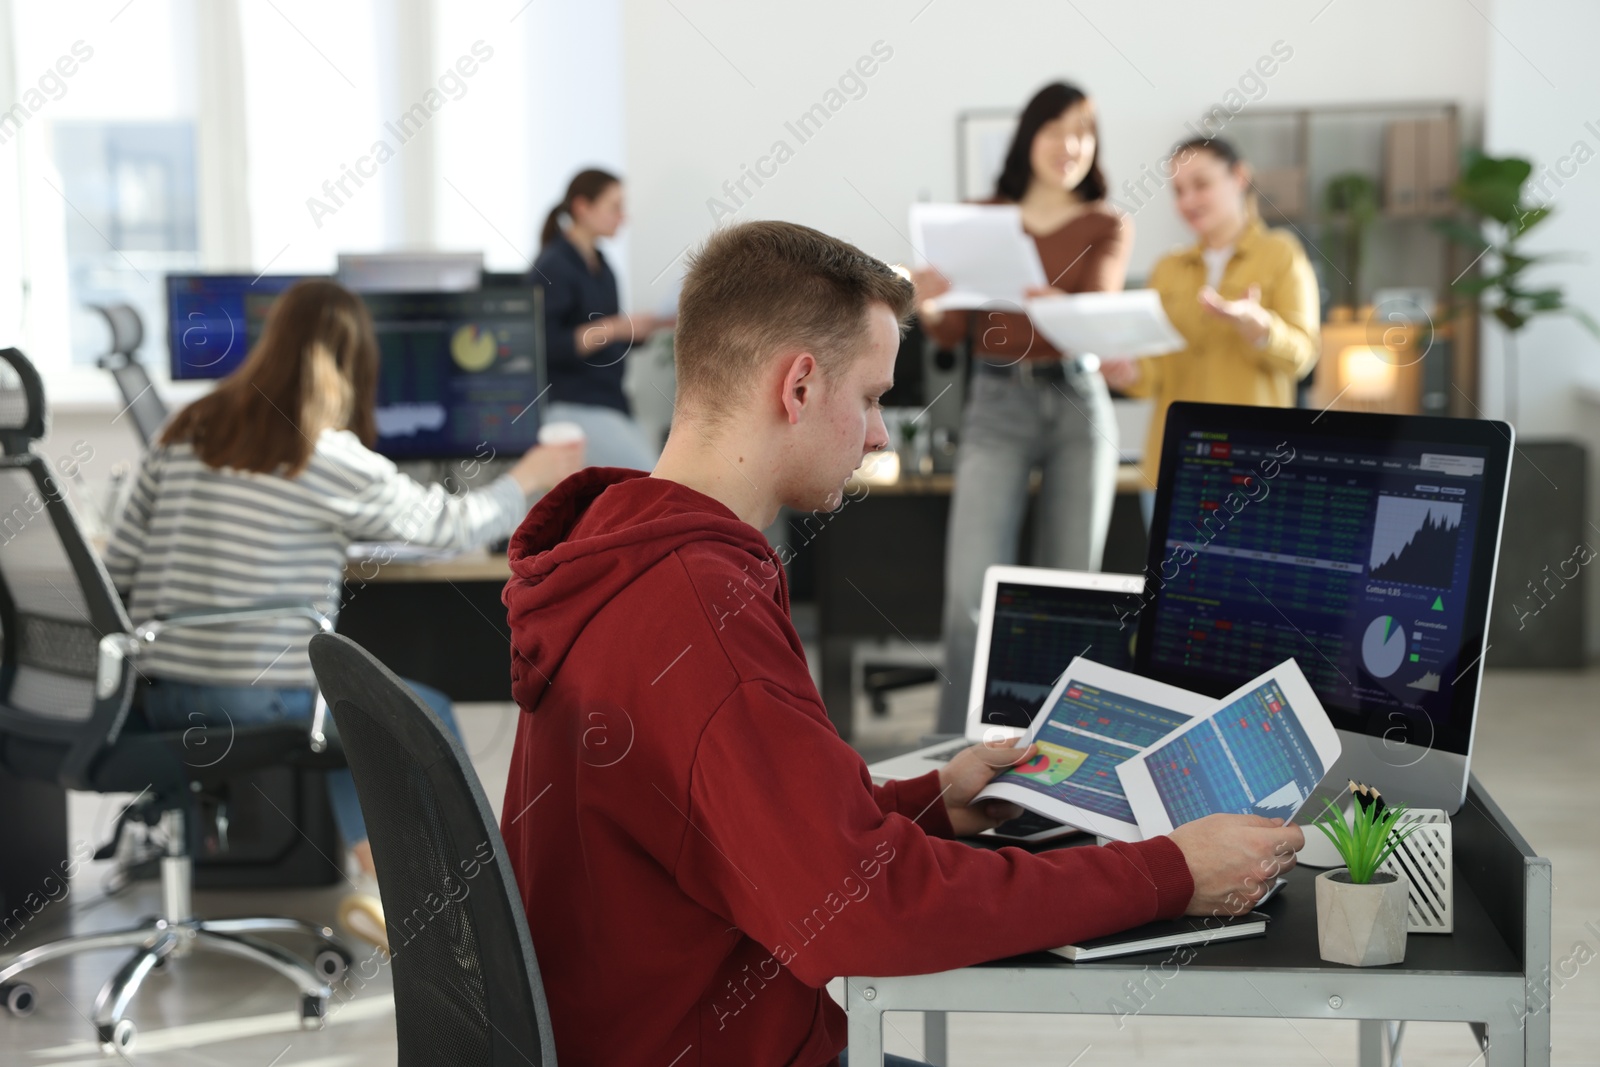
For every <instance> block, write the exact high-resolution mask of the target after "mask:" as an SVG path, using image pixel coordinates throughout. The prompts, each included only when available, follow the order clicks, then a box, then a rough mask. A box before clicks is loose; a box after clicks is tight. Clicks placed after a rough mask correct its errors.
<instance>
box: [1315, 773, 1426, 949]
mask: <svg viewBox="0 0 1600 1067" xmlns="http://www.w3.org/2000/svg"><path fill="white" fill-rule="evenodd" d="M1350 792H1351V793H1352V794H1354V797H1355V803H1354V804H1353V805H1352V806H1351V811H1350V817H1349V820H1348V821H1347V820H1346V818H1345V816H1344V813H1343V812H1342V811H1341V810H1340V809H1339V807H1338V806H1337V805H1335V804H1332V803H1327V805H1326V810H1325V811H1324V812H1323V813H1322V816H1321V817H1320V818H1318V819H1317V821H1316V827H1317V829H1319V830H1321V831H1322V832H1323V833H1324V834H1326V835H1327V837H1328V840H1329V841H1331V842H1333V847H1334V848H1335V849H1337V850H1338V852H1339V856H1340V858H1342V859H1343V860H1344V862H1345V866H1344V867H1342V868H1339V869H1337V870H1331V871H1324V872H1322V873H1321V874H1320V875H1318V876H1317V883H1316V885H1317V944H1318V948H1319V949H1320V951H1321V954H1322V958H1323V959H1325V960H1327V961H1328V962H1329V963H1347V964H1350V965H1351V966H1354V967H1376V966H1382V965H1384V964H1389V963H1399V962H1400V961H1401V960H1403V959H1405V956H1406V903H1407V897H1408V896H1409V895H1410V886H1409V885H1408V883H1407V882H1406V880H1405V878H1403V877H1401V876H1399V875H1396V874H1390V873H1389V872H1387V871H1380V870H1379V868H1380V867H1382V866H1383V863H1384V861H1385V860H1387V859H1388V858H1389V857H1390V856H1391V855H1392V854H1393V853H1394V850H1395V849H1397V848H1399V847H1400V844H1401V842H1403V841H1404V840H1405V839H1406V838H1407V837H1409V836H1410V835H1411V832H1412V831H1413V830H1414V829H1415V828H1416V824H1415V822H1409V823H1406V824H1404V825H1402V822H1401V820H1402V819H1403V818H1404V816H1405V810H1406V809H1405V807H1404V806H1403V805H1401V806H1390V805H1388V804H1385V803H1384V800H1383V797H1382V796H1381V795H1379V793H1378V791H1377V790H1376V789H1373V788H1372V787H1371V786H1366V785H1361V784H1360V783H1357V782H1351V783H1350Z"/></svg>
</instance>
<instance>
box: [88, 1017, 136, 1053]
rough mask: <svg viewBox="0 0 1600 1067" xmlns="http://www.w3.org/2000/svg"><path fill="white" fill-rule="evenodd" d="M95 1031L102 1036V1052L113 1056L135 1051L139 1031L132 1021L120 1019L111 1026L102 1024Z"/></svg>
mask: <svg viewBox="0 0 1600 1067" xmlns="http://www.w3.org/2000/svg"><path fill="white" fill-rule="evenodd" d="M95 1031H96V1033H98V1034H99V1036H100V1048H101V1051H103V1052H107V1053H110V1054H112V1055H118V1054H124V1053H128V1052H131V1051H133V1042H134V1039H135V1038H137V1037H138V1036H139V1029H138V1027H136V1026H134V1025H133V1020H132V1019H118V1020H117V1021H116V1022H115V1023H113V1024H112V1025H110V1026H106V1025H104V1024H100V1025H98V1026H96V1027H95Z"/></svg>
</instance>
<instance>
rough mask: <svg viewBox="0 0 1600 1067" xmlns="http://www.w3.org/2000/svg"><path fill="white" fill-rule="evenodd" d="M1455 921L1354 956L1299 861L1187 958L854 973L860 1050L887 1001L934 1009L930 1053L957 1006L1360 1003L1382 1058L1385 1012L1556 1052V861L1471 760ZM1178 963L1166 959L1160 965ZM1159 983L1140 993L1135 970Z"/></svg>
mask: <svg viewBox="0 0 1600 1067" xmlns="http://www.w3.org/2000/svg"><path fill="white" fill-rule="evenodd" d="M1452 823H1453V836H1454V849H1455V867H1454V874H1455V918H1456V927H1455V932H1454V933H1452V934H1446V935H1441V934H1413V935H1411V936H1410V937H1409V938H1408V939H1407V942H1406V958H1405V962H1404V963H1401V964H1398V965H1396V966H1393V967H1369V968H1357V967H1342V966H1336V965H1331V964H1326V963H1323V962H1322V960H1321V959H1320V958H1319V957H1318V955H1317V919H1316V910H1317V909H1316V899H1315V892H1314V889H1313V886H1312V882H1313V880H1314V879H1315V877H1316V874H1317V872H1315V871H1311V870H1303V869H1299V868H1297V869H1295V870H1293V871H1291V872H1290V873H1289V885H1287V886H1285V887H1284V889H1283V891H1282V892H1281V893H1279V895H1278V897H1277V898H1276V899H1274V900H1273V901H1272V902H1271V903H1270V904H1268V905H1267V906H1266V907H1265V908H1264V909H1263V910H1265V911H1267V912H1268V913H1269V914H1271V915H1272V916H1273V919H1272V923H1271V925H1270V926H1269V927H1268V933H1267V936H1266V937H1259V938H1252V939H1247V940H1243V941H1228V942H1219V943H1217V944H1213V945H1207V946H1204V947H1200V948H1198V949H1197V950H1196V951H1197V953H1198V954H1197V955H1196V957H1195V958H1194V959H1193V961H1192V962H1190V963H1189V964H1187V965H1186V966H1183V967H1181V968H1179V967H1176V966H1175V964H1174V963H1172V962H1169V960H1170V957H1171V955H1172V951H1171V950H1163V951H1161V952H1151V953H1143V954H1140V955H1135V956H1124V957H1121V958H1119V959H1116V960H1107V961H1104V962H1099V963H1085V964H1072V963H1068V962H1067V961H1065V960H1063V959H1060V958H1059V957H1056V956H1053V955H1051V954H1049V953H1035V954H1033V955H1029V956H1019V957H1016V958H1014V959H1009V960H1000V961H998V962H995V963H991V964H984V965H981V966H976V967H965V968H962V969H960V970H956V971H946V972H944V973H941V974H925V975H915V976H911V977H898V978H847V979H846V980H845V1010H846V1012H848V1013H849V1019H850V1038H849V1040H850V1061H851V1063H853V1064H855V1063H859V1064H869V1063H880V1062H882V1056H883V1013H884V1012H886V1011H923V1012H927V1013H928V1015H927V1016H926V1020H925V1024H924V1025H925V1031H926V1038H927V1056H928V1059H929V1060H930V1061H931V1062H933V1063H935V1064H941V1065H942V1064H948V1059H947V1057H946V1051H947V1043H946V1029H945V1013H946V1012H950V1011H996V1012H1060V1013H1071V1014H1117V1013H1118V1012H1119V1010H1120V1009H1119V1008H1117V1007H1116V1006H1114V1005H1112V1004H1111V1001H1112V1000H1113V999H1116V1000H1118V1001H1120V1002H1121V1003H1122V1004H1123V1005H1126V1006H1127V1007H1128V1008H1129V1009H1134V1008H1137V1009H1138V1011H1139V1014H1145V1015H1190V1016H1195V1015H1204V1016H1228V1017H1238V1018H1245V1017H1248V1018H1297V1019H1349V1020H1351V1021H1359V1023H1360V1034H1361V1037H1360V1063H1361V1065H1362V1067H1381V1064H1382V1062H1383V1059H1382V1056H1383V1051H1382V1049H1383V1044H1384V1036H1383V1035H1384V1031H1383V1021H1384V1020H1391V1019H1393V1020H1400V1019H1416V1020H1430V1021H1461V1022H1467V1023H1471V1024H1473V1026H1474V1030H1475V1031H1476V1032H1477V1033H1478V1034H1479V1037H1480V1040H1483V1039H1485V1037H1486V1040H1487V1042H1488V1045H1487V1051H1486V1053H1485V1056H1484V1062H1485V1063H1486V1064H1487V1067H1513V1065H1515V1067H1520V1065H1522V1064H1548V1063H1549V1062H1550V1014H1549V1003H1550V1000H1549V986H1548V983H1549V981H1550V977H1549V968H1550V904H1551V901H1550V895H1551V874H1550V861H1549V860H1547V859H1543V858H1541V857H1539V856H1536V855H1535V854H1534V852H1533V849H1532V848H1531V847H1530V846H1529V845H1528V843H1527V842H1526V841H1525V840H1523V838H1522V835H1521V834H1519V833H1518V832H1517V829H1516V827H1514V826H1513V825H1512V824H1511V821H1510V820H1509V819H1507V818H1506V816H1505V813H1504V812H1502V811H1501V810H1500V809H1499V808H1498V807H1497V806H1496V805H1495V803H1494V801H1493V800H1491V799H1490V797H1489V795H1488V793H1486V792H1485V791H1484V788H1483V785H1482V784H1481V783H1480V782H1479V781H1478V779H1477V777H1476V776H1474V777H1472V778H1471V779H1470V781H1469V785H1468V792H1467V802H1466V804H1464V805H1463V806H1462V808H1461V811H1459V812H1458V813H1457V814H1456V815H1455V816H1454V818H1453V819H1452ZM1164 963H1165V964H1166V968H1165V970H1163V969H1162V965H1163V964H1164ZM1128 982H1133V983H1135V986H1136V987H1140V988H1143V989H1145V990H1146V991H1147V993H1146V995H1145V997H1144V1003H1143V1006H1142V1007H1140V1006H1139V1005H1138V1004H1136V1003H1130V1001H1131V1000H1132V998H1131V997H1130V995H1129V994H1128V992H1127V987H1126V985H1125V983H1128Z"/></svg>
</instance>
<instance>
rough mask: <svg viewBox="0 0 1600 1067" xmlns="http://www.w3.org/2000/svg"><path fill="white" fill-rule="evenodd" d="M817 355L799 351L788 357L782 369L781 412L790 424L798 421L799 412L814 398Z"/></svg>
mask: <svg viewBox="0 0 1600 1067" xmlns="http://www.w3.org/2000/svg"><path fill="white" fill-rule="evenodd" d="M816 388H817V357H815V356H813V355H812V354H811V353H810V352H799V353H796V354H795V355H793V356H790V357H789V362H788V363H787V365H786V366H785V367H784V371H783V412H784V415H785V416H786V417H787V418H788V420H789V424H790V425H791V426H792V425H794V424H795V423H797V422H799V421H800V412H801V410H802V409H804V408H805V406H806V404H808V403H810V402H811V401H813V400H814V399H815V398H816Z"/></svg>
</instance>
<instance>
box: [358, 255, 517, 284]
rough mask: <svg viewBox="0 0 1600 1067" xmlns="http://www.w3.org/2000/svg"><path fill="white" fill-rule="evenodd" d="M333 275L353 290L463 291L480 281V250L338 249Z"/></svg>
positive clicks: (481, 273)
mask: <svg viewBox="0 0 1600 1067" xmlns="http://www.w3.org/2000/svg"><path fill="white" fill-rule="evenodd" d="M336 277H337V279H338V281H339V284H340V285H342V286H344V287H345V288H346V289H349V290H351V291H353V292H357V293H465V292H471V291H472V290H474V289H477V288H479V287H480V285H481V284H482V281H483V253H482V252H371V253H362V254H354V253H348V252H340V253H339V270H338V274H337V275H336ZM524 284H526V283H524Z"/></svg>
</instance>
